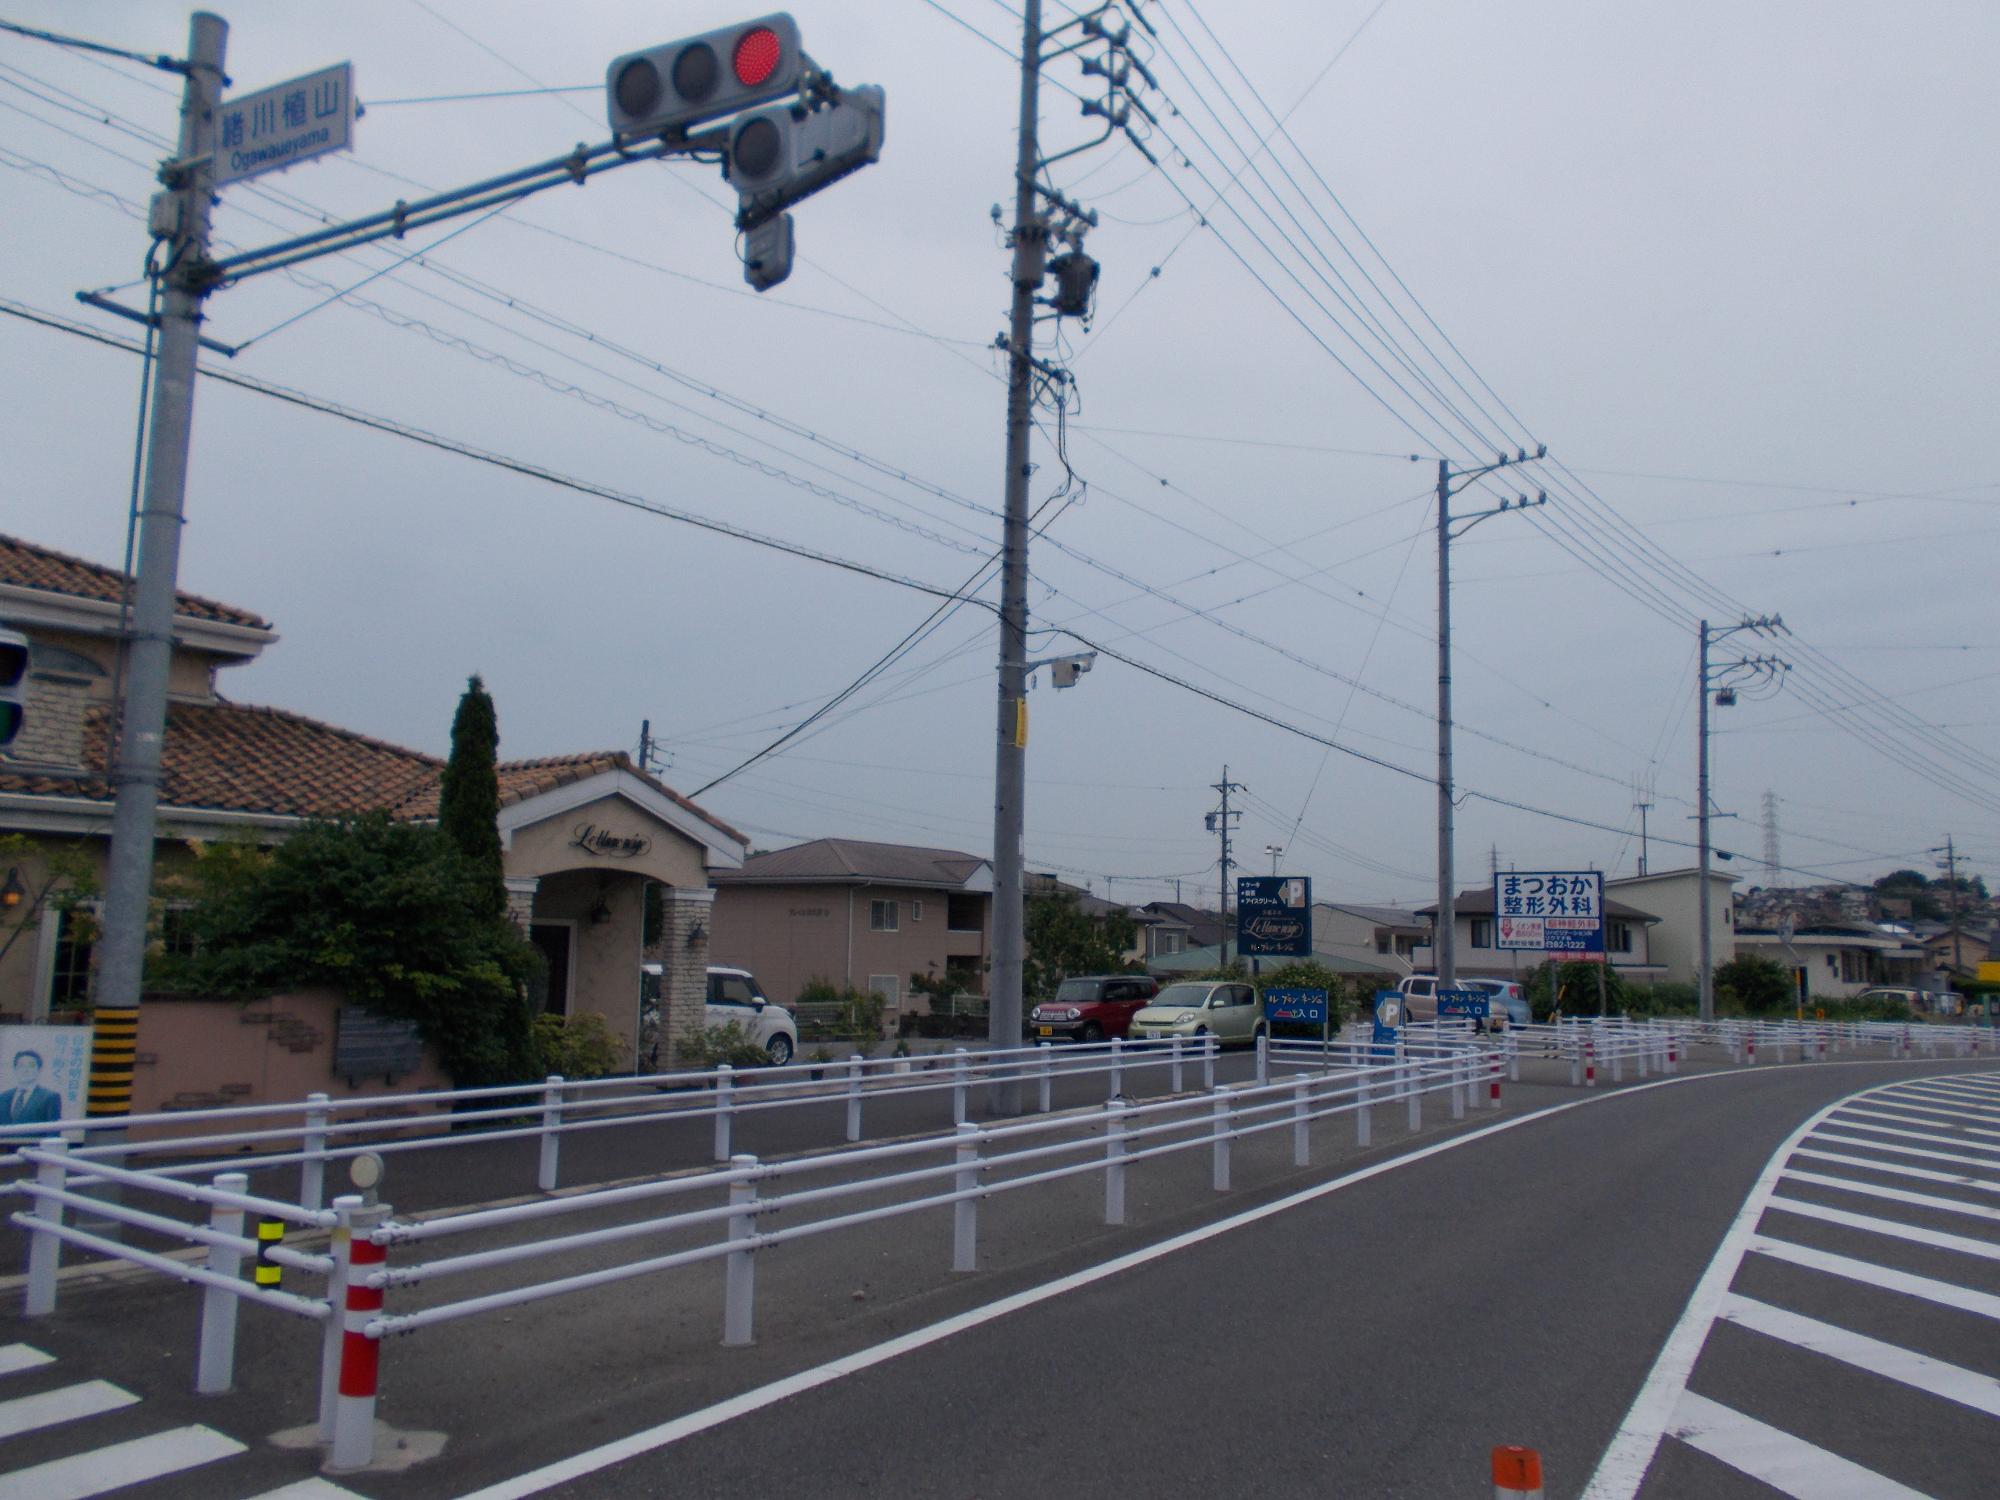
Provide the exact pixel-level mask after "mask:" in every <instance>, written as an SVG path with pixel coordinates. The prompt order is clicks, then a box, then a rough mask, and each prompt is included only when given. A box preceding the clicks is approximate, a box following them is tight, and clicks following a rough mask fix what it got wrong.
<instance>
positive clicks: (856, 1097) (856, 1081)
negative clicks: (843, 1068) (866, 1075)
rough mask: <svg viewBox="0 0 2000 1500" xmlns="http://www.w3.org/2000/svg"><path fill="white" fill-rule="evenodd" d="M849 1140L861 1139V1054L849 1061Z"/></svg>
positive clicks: (856, 1054) (855, 1055)
mask: <svg viewBox="0 0 2000 1500" xmlns="http://www.w3.org/2000/svg"><path fill="white" fill-rule="evenodd" d="M847 1138H848V1139H849V1140H850V1141H858V1140H860V1139H861V1054H860V1053H859V1052H857V1053H855V1054H854V1055H853V1056H852V1057H850V1058H848V1059H847Z"/></svg>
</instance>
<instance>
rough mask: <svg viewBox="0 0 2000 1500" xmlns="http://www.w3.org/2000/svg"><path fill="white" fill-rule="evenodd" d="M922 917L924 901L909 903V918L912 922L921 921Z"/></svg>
mask: <svg viewBox="0 0 2000 1500" xmlns="http://www.w3.org/2000/svg"><path fill="white" fill-rule="evenodd" d="M923 919H924V903H923V902H921V901H912V902H911V903H910V920H911V921H912V922H921V921H923Z"/></svg>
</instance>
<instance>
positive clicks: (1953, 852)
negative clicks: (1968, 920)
mask: <svg viewBox="0 0 2000 1500" xmlns="http://www.w3.org/2000/svg"><path fill="white" fill-rule="evenodd" d="M1931 853H1933V854H1942V855H1943V856H1944V872H1945V879H1946V880H1948V881H1950V882H1951V972H1952V974H1953V975H1954V976H1956V975H1957V974H1958V973H1959V971H1960V970H1962V969H1963V968H1964V967H1965V945H1964V942H1963V940H1962V939H1961V938H1960V936H1959V900H1960V896H1959V889H1958V849H1957V846H1956V845H1955V844H1954V843H1953V841H1952V837H1951V835H1950V834H1946V835H1945V838H1944V847H1943V848H1942V849H1933V850H1931Z"/></svg>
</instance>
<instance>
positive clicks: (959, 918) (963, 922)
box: [944, 896, 986, 932]
mask: <svg viewBox="0 0 2000 1500" xmlns="http://www.w3.org/2000/svg"><path fill="white" fill-rule="evenodd" d="M984 916H985V905H984V902H983V900H982V899H981V898H980V897H978V896H947V897H945V901H944V925H945V926H946V927H947V928H949V929H950V930H951V931H953V932H978V931H979V930H980V929H981V928H983V927H984V926H985V925H986V923H985V922H984V921H983V920H982V919H983V917H984Z"/></svg>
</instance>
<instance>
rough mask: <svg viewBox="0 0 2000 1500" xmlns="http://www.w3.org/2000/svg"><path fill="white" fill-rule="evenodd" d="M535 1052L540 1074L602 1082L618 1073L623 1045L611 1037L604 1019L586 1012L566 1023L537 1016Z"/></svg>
mask: <svg viewBox="0 0 2000 1500" xmlns="http://www.w3.org/2000/svg"><path fill="white" fill-rule="evenodd" d="M535 1050H536V1051H537V1052H539V1053H540V1054H541V1058H542V1071H543V1072H545V1073H560V1074H562V1076H563V1077H565V1078H603V1077H605V1076H606V1075H607V1074H610V1073H615V1072H617V1071H618V1069H619V1067H620V1066H621V1065H622V1064H623V1063H624V1060H625V1045H624V1043H622V1042H620V1041H619V1040H618V1038H616V1037H614V1036H613V1035H612V1034H611V1028H610V1027H609V1026H607V1025H606V1024H605V1022H604V1017H602V1016H600V1015H595V1014H593V1013H591V1012H589V1011H585V1012H583V1013H582V1014H580V1015H574V1016H571V1017H569V1018H568V1019H567V1020H565V1019H564V1018H563V1017H561V1016H553V1015H547V1014H543V1015H539V1016H536V1017H535Z"/></svg>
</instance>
